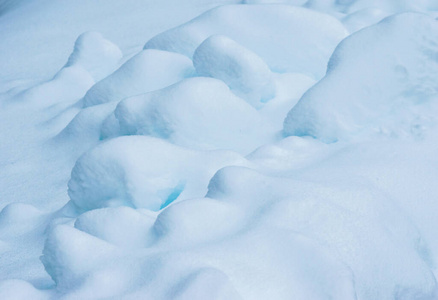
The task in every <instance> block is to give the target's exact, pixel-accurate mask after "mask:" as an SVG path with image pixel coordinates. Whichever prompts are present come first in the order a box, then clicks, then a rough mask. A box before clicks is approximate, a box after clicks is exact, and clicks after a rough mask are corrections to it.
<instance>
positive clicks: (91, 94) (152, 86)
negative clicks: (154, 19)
mask: <svg viewBox="0 0 438 300" xmlns="http://www.w3.org/2000/svg"><path fill="white" fill-rule="evenodd" d="M193 72H194V69H193V64H192V61H191V60H190V59H188V58H187V57H185V56H183V55H180V54H177V53H171V52H166V51H160V50H144V51H141V52H140V53H139V54H137V55H135V56H134V57H133V58H131V59H130V60H128V61H127V62H126V63H124V64H123V65H122V66H121V67H120V68H119V69H118V70H116V71H115V72H114V73H112V74H111V75H109V76H108V77H106V78H104V79H102V80H101V81H99V82H98V83H96V84H95V85H94V86H93V87H92V88H91V89H90V90H89V91H88V92H87V94H86V95H85V96H84V99H83V102H84V106H85V107H88V106H92V105H97V104H101V103H107V102H112V101H120V100H122V99H123V98H126V97H129V96H134V95H138V94H143V93H147V92H150V91H153V90H158V89H161V88H164V87H166V86H169V85H171V84H174V83H175V82H178V81H180V80H182V79H184V78H186V77H189V76H191V75H192V74H193Z"/></svg>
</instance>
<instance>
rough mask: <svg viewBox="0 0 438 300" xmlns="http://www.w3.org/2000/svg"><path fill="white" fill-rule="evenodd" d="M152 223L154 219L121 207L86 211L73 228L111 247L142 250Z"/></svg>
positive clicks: (146, 242)
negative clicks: (105, 242)
mask: <svg viewBox="0 0 438 300" xmlns="http://www.w3.org/2000/svg"><path fill="white" fill-rule="evenodd" d="M154 222H155V218H154V217H152V216H148V215H145V214H143V213H140V212H138V211H136V210H134V209H132V208H130V207H124V206H122V207H110V208H102V209H95V210H92V211H88V212H86V213H84V214H82V215H80V216H79V217H78V218H77V219H76V221H75V225H74V226H75V228H77V229H79V230H81V231H83V232H86V233H88V234H90V235H93V236H95V237H98V238H100V239H102V240H104V241H107V242H109V243H111V244H113V245H117V246H120V247H126V248H142V247H145V246H146V245H147V244H148V236H149V231H150V229H151V227H152V225H153V223H154Z"/></svg>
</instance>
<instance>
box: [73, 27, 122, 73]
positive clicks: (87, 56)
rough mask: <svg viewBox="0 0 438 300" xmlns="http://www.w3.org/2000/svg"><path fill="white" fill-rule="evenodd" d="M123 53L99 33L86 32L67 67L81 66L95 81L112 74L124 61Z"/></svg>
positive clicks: (78, 41)
mask: <svg viewBox="0 0 438 300" xmlns="http://www.w3.org/2000/svg"><path fill="white" fill-rule="evenodd" d="M122 57H123V54H122V51H121V50H120V49H119V47H117V46H116V45H114V44H113V43H111V42H110V41H108V40H106V39H104V38H103V37H102V35H101V34H100V33H98V32H93V31H91V32H85V33H83V34H81V35H80V36H79V37H78V39H77V40H76V43H75V46H74V50H73V53H72V54H71V55H70V57H69V58H68V61H67V64H66V65H65V67H70V66H74V65H80V66H82V67H83V68H84V69H85V70H87V71H88V72H89V73H90V74H91V76H92V77H93V78H94V80H95V81H99V80H101V79H102V78H104V77H106V76H107V75H109V74H110V73H112V72H113V71H114V70H115V69H116V67H117V66H118V64H119V61H120V60H121V59H122Z"/></svg>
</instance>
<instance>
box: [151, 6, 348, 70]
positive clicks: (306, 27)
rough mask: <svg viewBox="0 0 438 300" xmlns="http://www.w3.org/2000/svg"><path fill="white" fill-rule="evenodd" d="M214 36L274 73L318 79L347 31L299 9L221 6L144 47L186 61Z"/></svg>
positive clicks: (333, 21)
mask: <svg viewBox="0 0 438 300" xmlns="http://www.w3.org/2000/svg"><path fill="white" fill-rule="evenodd" d="M236 20H239V21H238V22H236ZM216 34H220V35H225V36H228V37H229V38H231V39H232V40H234V41H236V42H237V43H239V44H240V45H242V46H243V47H245V48H248V49H249V50H251V51H253V52H254V53H255V54H257V55H258V56H260V57H261V58H262V59H263V60H264V61H265V62H266V63H267V64H268V66H269V67H270V69H271V70H273V71H274V72H296V73H304V74H307V75H310V76H312V77H315V78H321V77H322V76H323V75H324V74H325V71H326V64H327V61H328V59H329V57H330V55H331V53H332V52H333V49H334V48H335V47H336V45H337V44H338V43H339V42H340V41H341V40H342V39H343V38H344V37H346V35H347V31H346V29H345V28H344V27H343V25H342V24H341V23H340V22H339V21H338V20H337V19H335V18H333V17H331V16H329V15H326V14H322V13H318V12H315V11H311V10H308V9H305V8H301V7H295V6H291V5H226V6H221V7H218V8H215V9H212V10H210V11H208V12H206V13H204V14H202V15H201V16H199V17H197V18H195V19H193V20H192V21H190V22H188V23H186V24H183V25H181V26H179V27H176V28H174V29H171V30H168V31H166V32H164V33H161V34H159V35H157V36H155V37H154V38H152V39H151V40H149V41H148V42H147V43H146V45H145V47H144V48H145V49H162V50H167V51H173V52H178V53H182V54H184V55H186V56H188V57H190V58H191V57H193V54H194V53H195V50H196V48H197V47H198V46H199V45H200V44H201V43H202V42H203V41H204V40H206V39H207V38H208V37H210V36H212V35H216ZM302 49H306V50H305V51H302Z"/></svg>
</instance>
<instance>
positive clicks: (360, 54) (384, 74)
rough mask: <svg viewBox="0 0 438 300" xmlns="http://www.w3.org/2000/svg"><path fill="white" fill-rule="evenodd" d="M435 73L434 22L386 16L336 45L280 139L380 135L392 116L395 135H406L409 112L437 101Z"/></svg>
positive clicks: (437, 43)
mask: <svg viewBox="0 0 438 300" xmlns="http://www.w3.org/2000/svg"><path fill="white" fill-rule="evenodd" d="M437 74H438V22H437V21H436V20H435V19H433V18H431V17H429V16H426V15H423V14H417V13H406V14H401V15H396V16H393V17H389V18H387V19H385V20H383V21H382V22H380V23H378V24H377V25H373V26H371V27H368V28H366V29H364V30H362V31H359V32H357V33H355V34H353V35H351V36H350V37H348V38H347V39H345V40H344V41H342V42H341V43H340V44H339V46H338V47H337V48H336V50H335V52H334V53H333V55H332V57H331V59H330V62H329V68H328V72H327V75H326V76H325V77H324V78H323V79H322V80H321V81H320V82H318V84H316V85H315V86H314V87H312V88H311V89H310V90H309V91H307V92H306V93H305V94H304V96H303V97H302V98H301V99H300V101H299V102H298V104H297V105H296V106H295V107H294V108H293V109H292V110H291V111H290V112H289V114H288V116H287V118H286V120H285V123H284V131H285V134H286V135H300V136H302V135H310V136H313V137H317V138H320V139H322V140H323V141H328V142H332V141H336V140H338V139H343V138H348V137H349V136H351V135H353V134H357V133H359V132H361V131H364V130H373V131H378V130H383V131H385V129H384V128H383V129H382V127H381V126H382V125H383V124H382V123H385V122H386V120H385V118H389V117H394V115H395V117H394V118H395V122H397V127H398V128H397V129H396V130H398V131H400V130H405V131H410V130H411V128H412V127H414V126H416V124H410V123H413V120H412V119H414V117H415V116H414V117H413V116H411V115H415V111H414V110H413V109H415V108H418V107H426V106H427V105H429V104H432V105H433V104H434V102H436V101H435V100H436V97H437V95H438V82H437V80H436V78H437V77H436V75H437ZM409 110H411V111H412V112H411V113H410V112H409ZM424 111H427V109H426V108H424ZM402 122H406V123H407V126H406V125H404V124H402ZM404 127H408V128H404ZM395 134H397V132H395Z"/></svg>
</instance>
